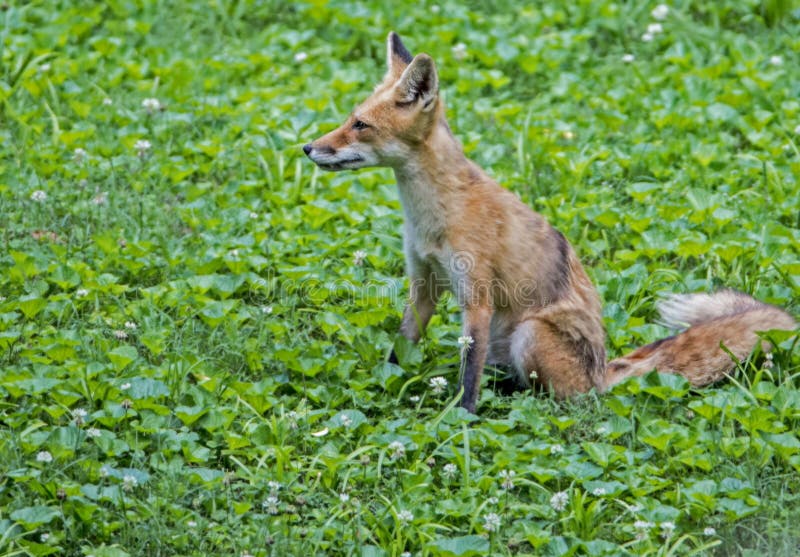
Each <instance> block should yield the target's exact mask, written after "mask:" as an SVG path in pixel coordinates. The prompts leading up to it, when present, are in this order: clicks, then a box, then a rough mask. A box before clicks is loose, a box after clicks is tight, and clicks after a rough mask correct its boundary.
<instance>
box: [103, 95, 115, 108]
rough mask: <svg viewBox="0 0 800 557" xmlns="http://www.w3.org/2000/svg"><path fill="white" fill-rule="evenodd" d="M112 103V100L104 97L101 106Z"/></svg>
mask: <svg viewBox="0 0 800 557" xmlns="http://www.w3.org/2000/svg"><path fill="white" fill-rule="evenodd" d="M112 104H114V101H112V100H111V99H110V98H108V97H106V98H104V99H103V106H111V105H112Z"/></svg>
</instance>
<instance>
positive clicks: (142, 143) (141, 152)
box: [133, 139, 153, 158]
mask: <svg viewBox="0 0 800 557" xmlns="http://www.w3.org/2000/svg"><path fill="white" fill-rule="evenodd" d="M152 147H153V144H152V143H150V142H149V141H148V140H146V139H137V140H136V143H134V144H133V148H134V149H135V150H136V154H137V155H138V156H139V157H140V158H144V157H145V156H147V152H148V151H149V150H150V149H151V148H152Z"/></svg>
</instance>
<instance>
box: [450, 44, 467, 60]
mask: <svg viewBox="0 0 800 557" xmlns="http://www.w3.org/2000/svg"><path fill="white" fill-rule="evenodd" d="M452 52H453V58H455V59H456V60H463V59H464V58H466V57H467V45H465V44H464V43H458V44H457V45H455V46H454V47H453V48H452Z"/></svg>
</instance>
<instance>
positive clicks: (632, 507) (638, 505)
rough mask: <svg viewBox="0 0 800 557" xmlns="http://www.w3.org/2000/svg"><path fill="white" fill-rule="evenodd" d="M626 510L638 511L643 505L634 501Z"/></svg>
mask: <svg viewBox="0 0 800 557" xmlns="http://www.w3.org/2000/svg"><path fill="white" fill-rule="evenodd" d="M628 510H629V511H630V512H632V513H638V512H641V511H643V510H644V507H643V506H642V505H640V504H639V503H635V504H633V505H631V506H630V507H628Z"/></svg>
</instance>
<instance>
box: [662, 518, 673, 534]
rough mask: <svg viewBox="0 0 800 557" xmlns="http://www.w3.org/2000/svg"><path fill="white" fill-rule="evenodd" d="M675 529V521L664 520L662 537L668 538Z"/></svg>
mask: <svg viewBox="0 0 800 557" xmlns="http://www.w3.org/2000/svg"><path fill="white" fill-rule="evenodd" d="M674 531H675V523H674V522H669V521H667V522H662V523H661V537H662V538H668V537H670V536H671V535H672V532H674Z"/></svg>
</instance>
